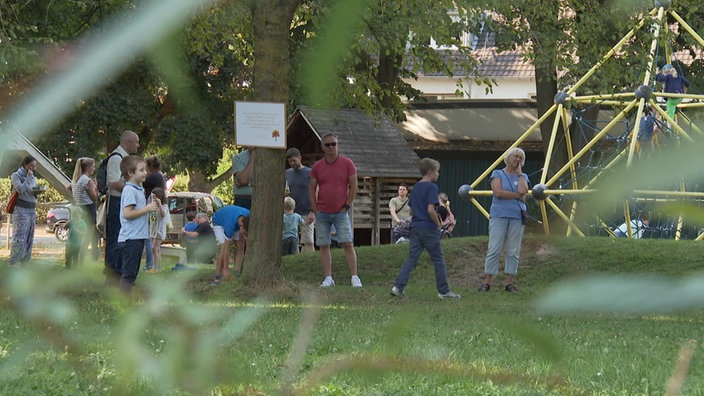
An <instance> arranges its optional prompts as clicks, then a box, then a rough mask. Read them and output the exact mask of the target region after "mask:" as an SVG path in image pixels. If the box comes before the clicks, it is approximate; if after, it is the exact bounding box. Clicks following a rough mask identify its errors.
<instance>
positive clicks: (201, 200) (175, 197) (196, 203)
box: [163, 192, 225, 245]
mask: <svg viewBox="0 0 704 396" xmlns="http://www.w3.org/2000/svg"><path fill="white" fill-rule="evenodd" d="M166 201H167V204H168V205H169V213H170V214H171V222H172V223H173V225H174V227H173V228H172V229H170V230H168V231H167V233H166V239H165V240H164V241H163V243H171V244H175V243H178V244H181V245H182V243H181V240H182V238H183V234H182V233H181V228H182V227H183V225H184V224H186V223H187V222H188V220H187V219H186V213H188V212H194V213H198V212H203V213H206V214H207V215H208V216H212V215H213V213H215V212H216V211H217V210H218V209H220V208H222V207H223V206H225V204H223V202H222V200H221V199H220V198H218V197H217V196H215V195H213V194H208V193H203V192H170V193H169V194H168V196H167V198H166Z"/></svg>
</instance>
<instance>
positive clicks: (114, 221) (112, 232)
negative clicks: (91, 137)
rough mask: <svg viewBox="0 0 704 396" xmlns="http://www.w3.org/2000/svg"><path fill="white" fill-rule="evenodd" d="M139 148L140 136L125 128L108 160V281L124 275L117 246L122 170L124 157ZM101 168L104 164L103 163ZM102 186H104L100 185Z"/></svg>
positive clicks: (106, 257)
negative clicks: (121, 164) (121, 165)
mask: <svg viewBox="0 0 704 396" xmlns="http://www.w3.org/2000/svg"><path fill="white" fill-rule="evenodd" d="M138 150H139V136H138V135H137V134H136V133H135V132H133V131H130V130H125V131H123V132H122V134H121V135H120V145H119V146H117V148H115V150H113V151H112V152H111V153H110V155H109V156H108V158H107V159H106V160H105V161H107V166H106V169H107V172H106V178H105V180H106V187H107V192H106V194H105V199H106V200H107V204H106V205H107V216H106V218H105V277H106V280H108V281H117V282H118V283H119V281H120V277H121V275H122V264H121V263H120V249H119V248H118V246H117V237H118V235H119V234H120V197H121V195H122V189H123V187H125V180H124V179H123V178H122V173H121V172H120V163H122V159H123V158H124V157H126V156H128V155H130V154H136V153H137V151H138ZM100 166H101V168H102V167H103V164H102V163H101V165H100ZM99 184H100V183H99ZM99 187H102V186H99Z"/></svg>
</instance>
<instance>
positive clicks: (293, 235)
mask: <svg viewBox="0 0 704 396" xmlns="http://www.w3.org/2000/svg"><path fill="white" fill-rule="evenodd" d="M295 209H296V201H294V200H293V198H291V197H286V198H284V230H283V241H282V244H281V254H282V255H284V256H286V255H289V254H298V227H299V226H300V225H305V224H307V223H306V220H305V219H304V218H303V217H302V216H301V215H300V214H298V213H294V212H293V211H294V210H295Z"/></svg>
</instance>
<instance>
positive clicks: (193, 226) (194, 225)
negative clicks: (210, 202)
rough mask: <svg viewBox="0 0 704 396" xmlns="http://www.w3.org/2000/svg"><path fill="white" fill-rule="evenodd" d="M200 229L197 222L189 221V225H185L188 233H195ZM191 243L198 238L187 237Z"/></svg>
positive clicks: (184, 227)
mask: <svg viewBox="0 0 704 396" xmlns="http://www.w3.org/2000/svg"><path fill="white" fill-rule="evenodd" d="M196 228H198V223H197V222H195V221H189V222H188V223H186V224H184V225H183V229H184V230H186V231H188V232H193V231H195V230H196ZM186 239H188V240H189V241H195V240H196V238H193V237H186Z"/></svg>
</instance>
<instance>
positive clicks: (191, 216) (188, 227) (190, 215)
mask: <svg viewBox="0 0 704 396" xmlns="http://www.w3.org/2000/svg"><path fill="white" fill-rule="evenodd" d="M186 220H188V222H187V223H186V224H184V226H183V232H184V234H183V235H184V237H185V238H183V246H184V247H185V248H186V261H187V262H188V263H189V264H191V263H194V262H195V261H193V260H194V258H193V252H194V247H195V246H194V244H195V243H196V237H189V236H188V235H186V232H193V231H195V230H196V228H197V227H198V222H197V221H196V212H194V211H192V210H189V211H188V212H186Z"/></svg>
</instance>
